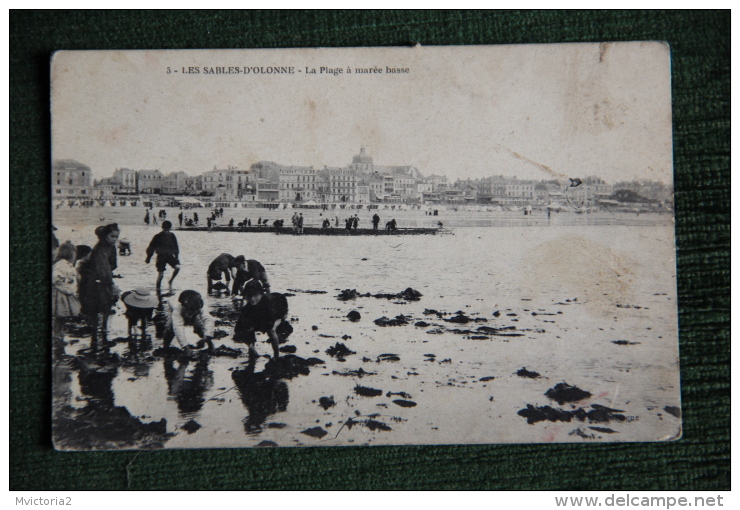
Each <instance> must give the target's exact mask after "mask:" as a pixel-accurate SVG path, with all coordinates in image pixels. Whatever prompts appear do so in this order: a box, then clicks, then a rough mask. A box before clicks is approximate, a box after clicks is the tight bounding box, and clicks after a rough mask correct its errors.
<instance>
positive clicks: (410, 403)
mask: <svg viewBox="0 0 740 510" xmlns="http://www.w3.org/2000/svg"><path fill="white" fill-rule="evenodd" d="M393 403H394V404H396V405H397V406H401V407H416V402H413V401H411V400H402V399H400V398H399V399H397V400H394V401H393Z"/></svg>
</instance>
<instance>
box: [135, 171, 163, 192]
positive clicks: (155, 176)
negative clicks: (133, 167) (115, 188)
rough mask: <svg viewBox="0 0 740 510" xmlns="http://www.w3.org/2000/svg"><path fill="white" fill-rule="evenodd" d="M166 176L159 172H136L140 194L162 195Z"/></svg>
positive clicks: (137, 188) (137, 187)
mask: <svg viewBox="0 0 740 510" xmlns="http://www.w3.org/2000/svg"><path fill="white" fill-rule="evenodd" d="M163 183H164V175H163V174H162V172H160V171H159V170H139V171H138V172H136V190H137V192H138V193H161V192H162V184H163Z"/></svg>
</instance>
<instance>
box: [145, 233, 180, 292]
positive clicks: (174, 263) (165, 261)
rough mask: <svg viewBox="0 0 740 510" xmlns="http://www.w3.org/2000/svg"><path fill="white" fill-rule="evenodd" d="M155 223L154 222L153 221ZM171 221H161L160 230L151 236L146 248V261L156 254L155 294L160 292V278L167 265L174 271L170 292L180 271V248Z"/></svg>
mask: <svg viewBox="0 0 740 510" xmlns="http://www.w3.org/2000/svg"><path fill="white" fill-rule="evenodd" d="M155 225H156V223H155ZM171 229H172V223H171V222H169V221H167V220H165V221H163V222H162V231H161V232H159V233H158V234H156V235H155V236H154V237H152V241H151V242H150V243H149V247H148V248H147V249H146V260H144V262H146V263H147V264H148V263H149V261H151V260H152V256H153V255H154V254H155V253H156V254H157V262H156V264H155V265H156V266H157V294H159V293H160V292H161V286H162V278H163V277H164V271H165V269H166V268H167V265H169V266H170V267H172V269H174V271H173V272H172V276H171V277H170V282H169V284H170V292H172V282H173V281H174V280H175V277H176V276H177V273H179V272H180V259H179V258H178V257H179V255H180V248H179V246H178V245H177V237H175V234H173V233H172V232H171Z"/></svg>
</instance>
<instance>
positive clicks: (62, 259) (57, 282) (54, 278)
mask: <svg viewBox="0 0 740 510" xmlns="http://www.w3.org/2000/svg"><path fill="white" fill-rule="evenodd" d="M75 252H76V250H75V247H74V245H73V244H72V243H70V242H66V243H63V244H62V245H61V246H59V249H58V250H57V256H56V258H55V259H54V265H53V266H52V267H51V283H52V298H51V309H52V310H51V311H52V315H53V317H54V333H53V341H54V348H61V347H62V346H63V345H64V344H63V342H64V324H65V323H66V321H67V319H68V318H70V317H74V316H75V315H77V314H79V313H80V301H79V299H78V298H77V271H76V270H75V266H74V263H75Z"/></svg>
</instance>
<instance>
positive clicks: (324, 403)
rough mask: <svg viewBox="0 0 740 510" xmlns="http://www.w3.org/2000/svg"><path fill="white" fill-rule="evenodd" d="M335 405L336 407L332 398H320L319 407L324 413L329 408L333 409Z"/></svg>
mask: <svg viewBox="0 0 740 510" xmlns="http://www.w3.org/2000/svg"><path fill="white" fill-rule="evenodd" d="M335 405H337V403H336V402H334V397H333V396H332V397H321V398H320V399H319V406H321V407H322V408H323V409H324V411H326V410H327V409H329V408H330V407H334V406H335Z"/></svg>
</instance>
